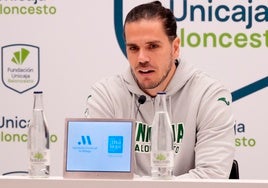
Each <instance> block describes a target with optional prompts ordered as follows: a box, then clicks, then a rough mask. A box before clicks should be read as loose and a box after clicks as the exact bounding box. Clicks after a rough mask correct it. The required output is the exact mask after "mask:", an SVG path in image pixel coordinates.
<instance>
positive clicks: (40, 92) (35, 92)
mask: <svg viewBox="0 0 268 188" xmlns="http://www.w3.org/2000/svg"><path fill="white" fill-rule="evenodd" d="M42 93H43V91H34V94H42Z"/></svg>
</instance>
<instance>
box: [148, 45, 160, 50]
mask: <svg viewBox="0 0 268 188" xmlns="http://www.w3.org/2000/svg"><path fill="white" fill-rule="evenodd" d="M148 48H149V49H155V48H158V45H157V44H150V45H149V46H148Z"/></svg>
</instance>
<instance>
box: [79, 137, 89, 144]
mask: <svg viewBox="0 0 268 188" xmlns="http://www.w3.org/2000/svg"><path fill="white" fill-rule="evenodd" d="M78 145H91V139H90V136H81V141H78Z"/></svg>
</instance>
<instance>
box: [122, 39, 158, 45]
mask: <svg viewBox="0 0 268 188" xmlns="http://www.w3.org/2000/svg"><path fill="white" fill-rule="evenodd" d="M160 43H162V42H161V41H159V40H153V41H148V42H146V43H145V44H160ZM126 46H138V45H137V44H135V43H126Z"/></svg>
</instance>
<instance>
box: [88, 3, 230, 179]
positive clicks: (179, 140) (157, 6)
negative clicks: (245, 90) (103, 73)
mask: <svg viewBox="0 0 268 188" xmlns="http://www.w3.org/2000/svg"><path fill="white" fill-rule="evenodd" d="M176 32H177V26H176V20H175V18H174V15H173V14H172V12H171V11H170V10H169V9H166V8H164V7H163V6H162V5H161V3H160V2H152V3H147V4H142V5H139V6H137V7H135V8H133V9H132V10H131V11H130V12H129V13H128V15H127V16H126V20H125V24H124V37H125V43H126V51H127V57H128V61H129V64H130V67H129V69H128V70H127V71H126V72H125V73H124V74H122V75H117V76H114V77H111V78H106V79H104V80H102V81H100V82H98V83H96V84H95V85H93V86H92V87H91V90H90V97H89V98H88V117H106V118H134V119H135V120H136V125H137V127H136V145H135V164H136V165H135V173H136V174H137V175H140V176H150V173H151V172H150V171H151V168H150V130H151V129H150V126H151V123H152V120H153V117H154V109H155V108H154V98H155V96H156V95H157V92H158V91H165V92H166V95H167V98H168V104H169V105H168V107H169V109H170V110H169V115H170V119H171V122H172V127H173V131H174V135H175V138H174V153H175V158H174V162H175V167H174V175H175V176H176V178H228V177H229V174H230V169H231V165H232V161H233V157H234V132H233V125H234V120H233V116H232V112H231V108H230V103H231V95H230V93H229V92H228V91H227V90H226V89H225V88H224V87H223V86H222V85H221V84H220V83H219V82H218V81H216V80H214V79H212V78H210V77H208V76H207V75H206V74H204V73H203V72H201V71H199V70H197V69H195V68H193V67H192V66H191V65H189V64H187V63H185V62H183V61H181V60H177V59H178V58H179V52H180V51H179V45H180V39H179V38H178V37H177V34H176ZM140 96H146V100H145V101H141V100H139V99H141V97H140Z"/></svg>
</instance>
